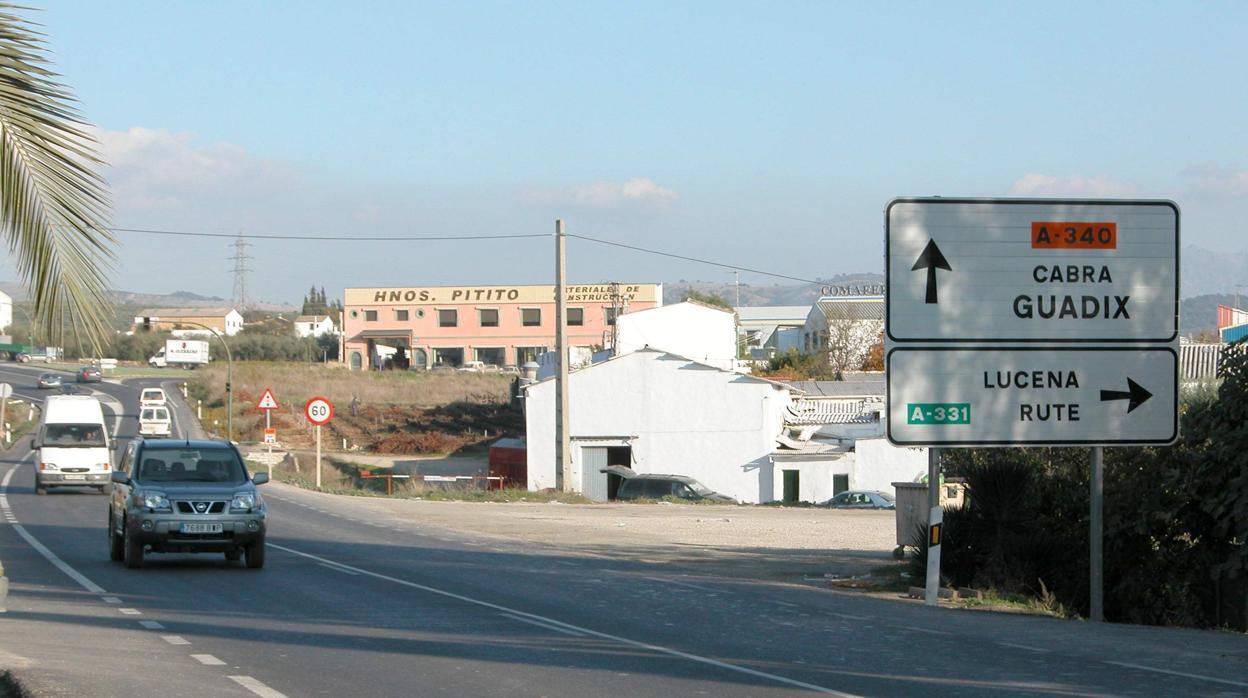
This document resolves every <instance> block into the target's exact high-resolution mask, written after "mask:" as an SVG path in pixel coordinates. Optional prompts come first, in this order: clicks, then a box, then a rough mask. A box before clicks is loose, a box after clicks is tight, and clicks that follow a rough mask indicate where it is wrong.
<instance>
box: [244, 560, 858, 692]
mask: <svg viewBox="0 0 1248 698" xmlns="http://www.w3.org/2000/svg"><path fill="white" fill-rule="evenodd" d="M268 546H269V547H270V548H274V549H277V550H281V551H283V552H287V553H290V554H291V555H298V556H300V557H303V558H307V559H309V560H313V561H316V562H328V563H330V564H335V565H339V566H340V567H344V568H346V569H349V570H354V571H356V572H359V573H360V574H362V575H366V576H369V577H372V578H374V579H381V580H383V581H387V582H392V583H394V584H398V585H400V586H405V587H408V588H410V589H418V590H420V591H424V592H426V593H429V594H436V595H438V596H442V597H445V598H449V599H456V600H458V601H462V602H464V603H468V604H472V605H475V606H481V607H482V608H489V609H492V610H495V611H499V612H500V613H508V614H511V615H515V616H520V617H523V618H529V619H531V620H535V621H539V622H542V623H546V624H548V625H553V626H558V627H560V628H566V629H568V630H572V631H574V632H580V633H584V634H586V635H589V636H592V637H598V638H602V639H604V640H612V641H614V642H618V643H620V644H623V645H628V646H629V647H636V648H638V649H644V650H649V651H651V652H657V653H659V654H666V655H668V656H671V657H678V658H680V659H687V660H689V661H691V662H697V663H699V664H705V665H707V666H713V667H716V668H718V669H724V670H727V671H734V672H737V673H740V674H746V675H748V676H753V677H755V678H760V679H766V680H768V681H773V682H775V683H779V684H784V685H786V686H795V687H797V688H805V689H807V690H811V691H815V692H818V693H824V694H828V695H834V696H841V698H859V697H858V696H856V695H854V694H852V693H844V692H842V691H837V690H835V689H832V688H828V687H826V686H818V685H815V684H813V683H806V682H805V681H798V680H796V679H790V678H788V677H785V676H780V675H778V674H769V673H767V672H765V671H758V670H756V669H750V668H748V667H743V666H739V665H737V664H730V663H728V662H721V661H719V660H717V659H711V658H710V657H703V656H701V655H697V654H691V653H689V652H682V651H681V650H677V649H672V648H670V647H663V646H662V645H655V644H651V643H649V642H641V641H638V640H630V639H628V638H626V637H620V636H619V635H611V634H610V633H603V632H599V631H597V630H590V629H589V628H583V627H581V626H579V625H573V624H571V623H564V622H563V621H560V620H555V619H554V618H547V617H546V616H541V615H538V614H536V613H528V612H525V611H520V610H516V609H514V608H510V607H507V606H503V605H500V604H496V603H491V602H489V601H482V600H480V599H474V598H472V597H471V596H464V595H463V594H456V593H454V592H450V591H445V590H442V589H438V588H436V587H431V586H426V585H424V584H417V583H416V582H409V581H407V580H406V579H399V578H398V577H391V576H389V575H385V574H379V573H377V572H370V571H369V570H366V569H363V568H360V567H353V566H351V565H344V564H342V563H339V562H334V561H333V560H330V559H329V558H324V557H321V556H319V555H313V554H311V553H305V552H301V551H299V550H295V549H294V548H287V547H286V546H284V545H277V544H275V543H268ZM230 678H235V677H230ZM240 678H241V677H240ZM235 680H237V679H235ZM253 692H254V690H253ZM260 695H264V694H260ZM274 695H277V694H274Z"/></svg>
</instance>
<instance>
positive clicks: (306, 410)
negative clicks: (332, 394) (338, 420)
mask: <svg viewBox="0 0 1248 698" xmlns="http://www.w3.org/2000/svg"><path fill="white" fill-rule="evenodd" d="M303 414H304V415H305V416H306V417H307V418H308V421H309V422H312V423H313V424H315V425H316V426H318V427H320V426H324V425H326V424H329V420H331V419H333V418H334V403H332V402H330V401H329V398H325V397H319V396H318V397H314V398H312V399H311V400H308V404H306V405H304V406H303Z"/></svg>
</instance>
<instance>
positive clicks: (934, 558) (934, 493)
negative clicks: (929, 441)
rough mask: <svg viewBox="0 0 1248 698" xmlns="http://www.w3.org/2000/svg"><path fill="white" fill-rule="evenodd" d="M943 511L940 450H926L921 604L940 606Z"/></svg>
mask: <svg viewBox="0 0 1248 698" xmlns="http://www.w3.org/2000/svg"><path fill="white" fill-rule="evenodd" d="M944 514H945V510H944V508H943V507H942V506H940V449H939V448H929V449H928V450H927V585H926V586H927V588H926V593H925V594H924V595H923V603H924V605H927V606H937V605H939V604H940V538H941V535H940V534H941V528H942V526H941V523H942V522H943V521H944Z"/></svg>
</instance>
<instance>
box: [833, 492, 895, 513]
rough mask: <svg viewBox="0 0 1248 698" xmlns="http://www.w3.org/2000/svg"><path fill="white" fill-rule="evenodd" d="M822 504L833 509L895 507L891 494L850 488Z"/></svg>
mask: <svg viewBox="0 0 1248 698" xmlns="http://www.w3.org/2000/svg"><path fill="white" fill-rule="evenodd" d="M822 506H825V507H831V508H833V509H896V508H897V500H895V499H893V495H891V494H889V493H887V492H880V491H878V490H850V491H848V492H842V493H840V494H838V495H836V496H835V497H833V498H832V499H829V500H828V501H826V502H824V503H823V505H822Z"/></svg>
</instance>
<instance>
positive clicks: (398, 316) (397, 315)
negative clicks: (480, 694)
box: [394, 310, 407, 322]
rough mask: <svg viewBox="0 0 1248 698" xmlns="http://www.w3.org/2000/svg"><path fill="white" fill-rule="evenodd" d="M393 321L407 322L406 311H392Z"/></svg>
mask: <svg viewBox="0 0 1248 698" xmlns="http://www.w3.org/2000/svg"><path fill="white" fill-rule="evenodd" d="M394 319H395V320H398V321H399V322H407V311H406V310H396V311H394Z"/></svg>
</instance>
